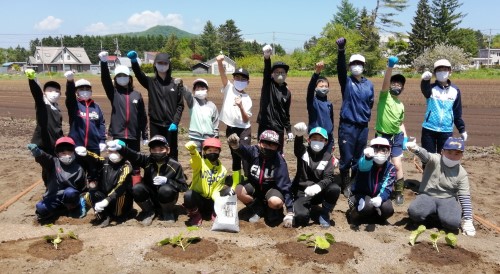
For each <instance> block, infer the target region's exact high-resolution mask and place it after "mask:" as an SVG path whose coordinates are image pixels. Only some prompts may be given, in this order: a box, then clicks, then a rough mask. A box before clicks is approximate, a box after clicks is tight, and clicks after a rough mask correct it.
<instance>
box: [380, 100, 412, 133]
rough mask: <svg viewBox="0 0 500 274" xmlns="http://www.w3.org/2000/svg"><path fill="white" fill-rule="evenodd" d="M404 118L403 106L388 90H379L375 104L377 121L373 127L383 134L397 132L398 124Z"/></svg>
mask: <svg viewBox="0 0 500 274" xmlns="http://www.w3.org/2000/svg"><path fill="white" fill-rule="evenodd" d="M404 118H405V107H404V105H403V103H401V101H399V99H398V98H397V97H396V96H392V95H391V94H390V93H389V91H388V90H386V91H381V92H380V96H379V100H378V104H377V123H376V125H375V129H376V130H377V131H379V132H382V133H385V134H398V133H400V132H401V129H400V128H399V126H400V125H401V124H402V123H403V120H404Z"/></svg>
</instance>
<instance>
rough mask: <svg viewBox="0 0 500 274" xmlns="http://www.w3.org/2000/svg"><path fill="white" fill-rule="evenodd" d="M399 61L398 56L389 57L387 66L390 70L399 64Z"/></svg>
mask: <svg viewBox="0 0 500 274" xmlns="http://www.w3.org/2000/svg"><path fill="white" fill-rule="evenodd" d="M398 61H399V59H398V57H396V56H389V59H388V63H387V66H388V67H390V68H393V67H394V65H395V64H397V63H398Z"/></svg>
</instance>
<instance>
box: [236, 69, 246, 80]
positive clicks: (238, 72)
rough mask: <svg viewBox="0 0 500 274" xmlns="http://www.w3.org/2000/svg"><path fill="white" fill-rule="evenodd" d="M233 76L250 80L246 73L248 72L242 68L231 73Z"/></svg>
mask: <svg viewBox="0 0 500 274" xmlns="http://www.w3.org/2000/svg"><path fill="white" fill-rule="evenodd" d="M234 75H241V76H243V77H245V78H247V79H250V74H249V73H248V71H247V70H246V69H244V68H238V69H237V70H235V71H234V72H233V76H234Z"/></svg>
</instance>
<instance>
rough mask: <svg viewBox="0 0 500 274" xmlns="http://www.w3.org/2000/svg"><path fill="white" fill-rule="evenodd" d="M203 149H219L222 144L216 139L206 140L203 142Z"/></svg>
mask: <svg viewBox="0 0 500 274" xmlns="http://www.w3.org/2000/svg"><path fill="white" fill-rule="evenodd" d="M205 147H215V148H221V147H222V144H221V142H220V140H219V139H218V138H208V139H206V140H205V141H203V148H205Z"/></svg>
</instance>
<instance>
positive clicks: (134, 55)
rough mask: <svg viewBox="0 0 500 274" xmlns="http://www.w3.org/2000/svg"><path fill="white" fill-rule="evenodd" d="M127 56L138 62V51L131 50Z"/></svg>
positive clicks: (131, 60) (133, 61)
mask: <svg viewBox="0 0 500 274" xmlns="http://www.w3.org/2000/svg"><path fill="white" fill-rule="evenodd" d="M127 57H128V59H130V62H132V63H137V52H136V51H135V50H131V51H129V52H128V53H127Z"/></svg>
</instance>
